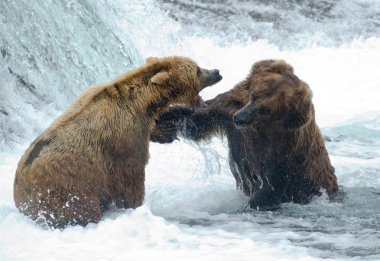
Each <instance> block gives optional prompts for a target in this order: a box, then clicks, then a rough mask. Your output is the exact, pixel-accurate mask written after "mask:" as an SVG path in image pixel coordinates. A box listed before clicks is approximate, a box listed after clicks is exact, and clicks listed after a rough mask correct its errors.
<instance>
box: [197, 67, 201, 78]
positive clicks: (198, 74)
mask: <svg viewBox="0 0 380 261" xmlns="http://www.w3.org/2000/svg"><path fill="white" fill-rule="evenodd" d="M200 75H201V68H199V66H197V76H200Z"/></svg>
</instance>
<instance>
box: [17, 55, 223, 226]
mask: <svg viewBox="0 0 380 261" xmlns="http://www.w3.org/2000/svg"><path fill="white" fill-rule="evenodd" d="M219 80H221V76H220V74H219V71H218V70H205V69H202V68H199V67H198V66H197V64H196V63H195V62H194V61H192V60H191V59H189V58H185V57H176V56H174V57H167V58H149V59H147V62H146V64H145V65H143V66H141V67H139V68H137V69H135V70H132V71H130V72H128V73H126V74H124V75H121V76H119V77H118V78H116V79H114V80H113V81H111V82H108V83H105V84H101V85H96V86H92V87H89V88H88V89H87V90H85V91H84V92H83V93H82V94H81V95H80V96H79V98H77V99H76V100H75V101H74V102H73V104H72V105H71V106H70V107H69V108H68V109H67V110H66V111H65V112H64V113H63V114H62V115H61V116H59V117H58V118H57V119H56V120H55V121H54V122H53V123H52V124H51V125H50V127H49V128H48V129H46V130H45V131H44V132H43V133H42V134H41V135H40V136H39V137H38V138H37V139H36V140H35V141H34V142H33V143H32V144H31V145H30V147H29V148H28V149H27V150H26V152H25V153H24V155H23V156H22V158H21V160H20V161H19V163H18V167H17V171H16V176H15V181H14V200H15V204H16V206H17V207H18V209H19V210H20V211H21V212H22V213H24V214H26V215H28V216H30V217H31V218H32V219H34V220H35V219H38V220H40V219H41V220H42V221H46V223H47V224H48V225H49V226H51V227H53V228H64V227H66V226H68V225H76V224H79V225H83V226H85V225H86V224H88V223H90V222H95V223H96V222H99V220H100V219H101V217H102V213H103V212H104V211H105V210H107V208H108V207H109V206H110V204H112V203H115V205H116V206H117V207H118V208H136V207H138V206H141V205H142V203H143V200H144V179H145V165H146V164H147V162H148V158H149V152H148V145H149V139H150V132H151V130H152V128H153V127H154V125H155V119H156V118H157V116H158V115H159V114H160V113H162V112H163V111H165V110H167V109H168V107H169V105H170V104H173V103H181V104H185V105H186V106H194V105H195V104H196V103H197V102H198V99H199V96H198V93H199V91H201V90H202V88H204V87H205V86H208V85H212V84H214V83H216V82H218V81H219Z"/></svg>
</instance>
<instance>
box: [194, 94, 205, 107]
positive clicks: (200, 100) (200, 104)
mask: <svg viewBox="0 0 380 261" xmlns="http://www.w3.org/2000/svg"><path fill="white" fill-rule="evenodd" d="M195 107H198V108H206V107H207V103H206V102H205V101H204V100H203V99H202V96H200V95H198V101H197V104H196V105H195Z"/></svg>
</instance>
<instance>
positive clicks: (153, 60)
mask: <svg viewBox="0 0 380 261" xmlns="http://www.w3.org/2000/svg"><path fill="white" fill-rule="evenodd" d="M159 59H160V58H157V57H148V58H146V60H145V62H146V63H154V62H157V61H158V60H159Z"/></svg>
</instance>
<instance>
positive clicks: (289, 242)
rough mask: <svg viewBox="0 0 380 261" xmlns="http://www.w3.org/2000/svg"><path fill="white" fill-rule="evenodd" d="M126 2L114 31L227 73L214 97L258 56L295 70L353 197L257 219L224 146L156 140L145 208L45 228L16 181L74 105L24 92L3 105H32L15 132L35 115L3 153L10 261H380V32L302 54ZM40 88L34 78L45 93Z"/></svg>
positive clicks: (1, 234)
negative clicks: (27, 210)
mask: <svg viewBox="0 0 380 261" xmlns="http://www.w3.org/2000/svg"><path fill="white" fill-rule="evenodd" d="M115 2H116V1H114V2H112V1H109V2H108V1H105V3H103V4H104V5H105V6H109V5H111V6H115ZM120 3H123V4H124V5H122V6H121V7H122V8H121V9H120V10H119V11H118V12H120V13H121V14H128V15H125V16H123V15H121V16H118V21H117V22H116V24H119V25H120V28H119V27H117V26H116V27H114V28H113V27H112V26H111V27H110V28H111V29H110V30H113V31H115V32H124V33H123V34H124V35H125V36H128V37H130V38H129V40H130V41H131V42H132V43H133V44H134V46H135V48H136V54H135V55H136V57H140V56H141V57H143V58H146V57H148V56H167V55H172V54H176V55H184V56H189V57H192V58H193V59H194V60H196V61H197V62H198V63H199V65H200V66H203V67H205V68H218V69H220V71H221V73H222V75H223V76H224V79H223V81H222V82H221V83H219V84H218V85H216V86H215V87H212V88H209V89H207V90H205V91H204V93H202V95H203V97H204V98H211V97H213V96H214V95H216V94H217V93H220V92H223V91H226V90H228V89H230V88H231V87H232V86H233V85H234V84H236V83H237V82H239V81H240V80H241V79H243V78H244V77H245V75H246V74H247V72H248V70H249V68H250V66H251V65H252V63H253V62H255V61H257V60H260V59H267V58H275V59H277V58H278V59H284V60H286V61H288V62H289V63H290V64H292V65H293V66H294V68H295V72H296V74H297V75H298V76H299V77H300V78H302V79H303V80H305V81H306V82H307V83H309V85H310V86H311V88H312V90H313V92H314V104H315V107H316V114H317V122H318V124H319V125H320V126H321V127H323V128H322V131H323V133H324V134H325V135H327V136H328V137H329V138H330V139H331V142H328V143H327V147H328V150H329V154H330V157H331V160H332V162H333V165H334V166H335V168H336V175H337V177H338V182H339V184H340V186H341V188H342V190H344V191H345V192H346V197H345V198H344V200H343V201H342V202H329V201H328V200H327V199H326V198H325V197H324V196H322V197H320V198H316V199H315V200H313V201H312V202H311V203H310V204H309V205H306V206H300V205H296V204H284V205H283V207H282V208H281V210H279V211H276V212H258V211H247V210H246V204H247V200H248V199H247V198H246V197H244V196H243V195H242V194H241V193H240V192H239V191H237V190H235V184H234V179H233V177H232V175H231V173H230V171H229V167H228V163H227V148H226V142H225V140H223V139H219V138H215V139H213V140H212V142H211V143H206V144H200V145H196V144H194V143H191V142H188V141H184V140H181V141H176V142H174V143H173V144H169V145H159V144H153V143H152V144H151V147H150V151H151V158H150V162H149V164H148V166H147V168H146V172H147V176H146V200H145V204H144V205H143V206H142V207H140V208H138V209H136V210H134V211H132V210H113V211H110V212H108V213H107V214H106V215H105V216H104V218H103V219H102V221H101V222H100V223H99V224H91V225H89V226H87V227H86V228H82V227H71V228H68V229H66V230H64V231H50V230H44V229H43V228H41V227H40V226H38V225H36V224H35V223H34V222H33V221H31V220H29V219H28V218H27V217H25V216H23V215H22V214H20V213H19V212H18V211H17V209H16V208H15V207H14V203H13V195H12V193H13V178H14V173H15V170H16V165H17V162H18V159H19V157H20V156H21V154H22V153H23V151H24V150H25V149H26V147H27V146H28V145H29V143H30V142H31V141H33V139H34V137H35V136H36V135H37V134H38V132H39V131H41V129H43V128H44V127H46V125H48V124H49V122H51V120H52V119H53V118H54V117H55V116H56V114H57V113H59V111H60V110H62V109H63V108H60V107H58V108H56V107H54V108H55V109H54V110H56V111H54V110H50V109H49V107H48V108H46V107H45V108H44V107H43V106H42V105H41V106H40V107H38V106H36V104H39V103H40V102H41V101H38V102H39V103H37V102H34V101H29V103H28V100H27V98H25V99H20V100H17V96H16V94H14V93H13V94H12V96H11V97H14V99H13V100H12V102H11V103H10V102H6V103H2V104H1V105H3V106H4V108H7V107H6V106H8V104H13V105H14V106H15V107H17V106H18V107H20V108H21V109H20V110H19V111H18V110H13V111H14V114H12V117H10V120H9V121H7V124H8V125H6V126H8V127H13V126H14V125H12V124H13V123H15V122H16V123H17V124H18V122H19V118H22V119H27V120H28V121H27V122H26V123H23V124H25V125H22V124H21V126H24V127H23V128H25V129H28V128H27V127H28V126H29V129H28V130H29V132H28V133H26V134H25V133H24V132H23V131H22V129H21V130H19V131H20V132H21V133H17V129H16V130H14V132H15V133H16V134H14V133H13V134H12V133H11V132H5V134H4V136H3V138H4V137H5V138H7V137H11V138H12V143H11V145H9V143H7V140H6V141H5V144H7V147H4V148H3V150H2V152H1V155H0V260H152V259H158V260H163V259H165V260H252V259H256V260H320V259H325V258H327V259H331V260H362V259H366V260H380V250H379V249H380V243H379V242H380V201H379V197H380V120H379V119H380V102H379V99H380V95H379V88H380V81H379V79H378V68H380V35H378V36H373V37H370V38H367V39H361V40H353V41H349V42H346V43H344V44H339V45H337V46H335V47H322V46H321V45H317V44H316V45H311V46H308V47H305V48H303V49H296V50H295V49H286V48H285V49H284V48H282V46H279V45H275V44H270V43H269V42H270V41H268V40H254V41H248V42H247V41H245V42H242V41H239V40H238V39H237V40H236V41H234V42H233V43H230V42H229V41H225V42H223V43H221V39H220V38H219V36H218V37H214V36H213V35H212V34H211V33H207V32H204V34H205V35H202V37H199V36H193V35H192V34H190V33H189V31H188V30H187V28H186V26H184V25H181V24H179V23H177V22H174V21H172V20H170V19H169V17H168V15H167V14H166V12H164V11H160V10H158V8H157V5H156V4H157V3H156V2H155V1H152V0H144V1H138V0H130V1H128V2H122V1H120ZM99 5H100V4H99ZM377 10H378V9H377ZM106 11H107V10H104V12H106ZM378 11H379V10H378ZM108 16H110V14H109V13H108V14H107V13H106V14H104V17H106V18H107V17H108ZM107 19H109V17H108V18H107ZM119 30H120V31H119ZM197 30H200V29H197ZM197 34H198V35H199V34H200V32H199V31H198V33H197ZM57 48H59V47H57ZM78 48H83V47H82V46H79V47H78ZM74 51H75V49H73V52H74ZM78 52H79V51H78ZM79 56H80V55H79ZM90 56H91V55H90ZM90 56H89V57H90ZM80 57H81V56H80ZM85 57H87V56H85ZM110 59H111V58H110ZM134 62H135V63H136V64H138V63H139V62H141V59H140V58H136V59H134ZM99 64H100V65H101V64H103V63H102V62H100V63H99ZM100 65H98V66H100ZM65 66H68V65H65ZM100 67H101V66H100ZM118 70H120V68H117V69H115V71H113V72H110V74H112V73H114V72H116V71H118ZM86 71H88V70H86ZM90 71H91V70H90ZM48 74H49V75H51V74H52V73H51V72H48ZM4 75H5V73H4ZM41 75H44V74H43V73H41ZM69 75H70V74H69V73H68V76H69ZM37 76H38V75H37ZM68 76H65V77H68ZM7 77H9V78H12V77H11V76H7ZM102 77H103V76H102ZM97 79H99V78H97ZM86 80H87V79H86ZM12 81H14V79H10V80H9V82H12ZM40 83H41V81H35V82H34V84H35V85H36V86H37V88H39V86H38V84H40ZM0 87H1V91H2V92H5V91H6V85H4V84H0ZM73 88H76V90H78V89H80V88H83V86H75V87H73ZM11 90H12V91H13V90H16V89H15V88H14V89H11ZM47 90H48V89H47ZM2 97H4V96H2ZM6 97H9V96H6ZM25 97H28V96H25ZM64 99H66V98H64ZM60 102H62V103H63V104H65V101H60ZM66 103H67V101H66ZM5 105H6V106H5ZM28 106H32V107H33V109H28V108H29V107H28ZM62 106H63V105H62ZM36 108H37V109H36ZM38 108H40V109H38ZM0 109H1V108H0ZM0 117H1V113H0ZM6 129H8V128H6ZM2 130H3V129H2Z"/></svg>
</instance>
